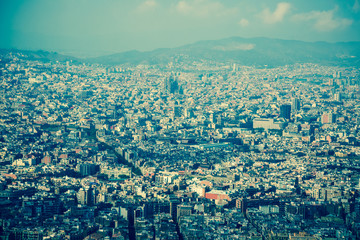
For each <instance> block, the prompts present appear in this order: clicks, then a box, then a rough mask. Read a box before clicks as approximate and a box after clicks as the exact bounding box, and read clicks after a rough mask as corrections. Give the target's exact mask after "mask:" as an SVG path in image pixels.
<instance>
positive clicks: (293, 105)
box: [291, 98, 301, 111]
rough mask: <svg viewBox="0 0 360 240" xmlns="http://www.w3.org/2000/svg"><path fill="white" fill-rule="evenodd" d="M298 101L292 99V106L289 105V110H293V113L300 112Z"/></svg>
mask: <svg viewBox="0 0 360 240" xmlns="http://www.w3.org/2000/svg"><path fill="white" fill-rule="evenodd" d="M300 107H301V106H300V99H298V98H293V100H292V104H291V108H292V109H293V110H294V111H299V110H300Z"/></svg>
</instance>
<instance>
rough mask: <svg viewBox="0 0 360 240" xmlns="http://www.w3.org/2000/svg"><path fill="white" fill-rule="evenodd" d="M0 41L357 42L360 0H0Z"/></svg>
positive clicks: (103, 49) (126, 45) (85, 48)
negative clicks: (237, 38) (262, 39)
mask: <svg viewBox="0 0 360 240" xmlns="http://www.w3.org/2000/svg"><path fill="white" fill-rule="evenodd" d="M0 34H1V37H0V47H1V48H9V47H15V48H21V49H44V50H55V51H59V52H64V53H73V54H80V53H86V54H99V55H101V54H103V53H113V52H121V51H127V50H132V49H137V50H141V51H144V50H152V49H155V48H160V47H177V46H181V45H184V44H188V43H193V42H196V41H199V40H214V39H221V38H227V37H232V36H240V37H247V38H248V37H270V38H281V39H296V40H305V41H330V42H335V41H359V40H360V0H289V1H275V0H0Z"/></svg>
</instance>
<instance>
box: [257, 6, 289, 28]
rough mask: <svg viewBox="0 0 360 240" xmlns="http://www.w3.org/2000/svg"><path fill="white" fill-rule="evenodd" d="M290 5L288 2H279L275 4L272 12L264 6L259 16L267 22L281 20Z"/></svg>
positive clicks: (271, 22)
mask: <svg viewBox="0 0 360 240" xmlns="http://www.w3.org/2000/svg"><path fill="white" fill-rule="evenodd" d="M290 7H291V5H290V3H287V2H281V3H278V4H277V6H276V9H275V11H274V12H271V11H270V9H269V8H266V9H264V11H262V12H261V13H260V14H259V16H260V17H261V18H262V19H263V21H264V23H267V24H274V23H277V22H281V21H282V20H283V19H284V16H285V15H286V14H287V13H288V12H289V10H290Z"/></svg>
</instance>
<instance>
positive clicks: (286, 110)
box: [280, 104, 291, 120]
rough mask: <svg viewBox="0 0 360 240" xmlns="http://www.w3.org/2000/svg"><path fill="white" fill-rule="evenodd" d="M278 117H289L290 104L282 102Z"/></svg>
mask: <svg viewBox="0 0 360 240" xmlns="http://www.w3.org/2000/svg"><path fill="white" fill-rule="evenodd" d="M280 117H282V118H285V119H288V120H289V119H290V117H291V105H289V104H284V105H281V106H280Z"/></svg>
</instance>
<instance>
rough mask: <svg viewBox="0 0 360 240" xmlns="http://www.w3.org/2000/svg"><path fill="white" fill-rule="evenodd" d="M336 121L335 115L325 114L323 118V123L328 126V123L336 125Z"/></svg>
mask: <svg viewBox="0 0 360 240" xmlns="http://www.w3.org/2000/svg"><path fill="white" fill-rule="evenodd" d="M335 121H336V115H335V114H333V113H324V114H323V115H322V116H321V123H322V124H327V123H334V122H335Z"/></svg>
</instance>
